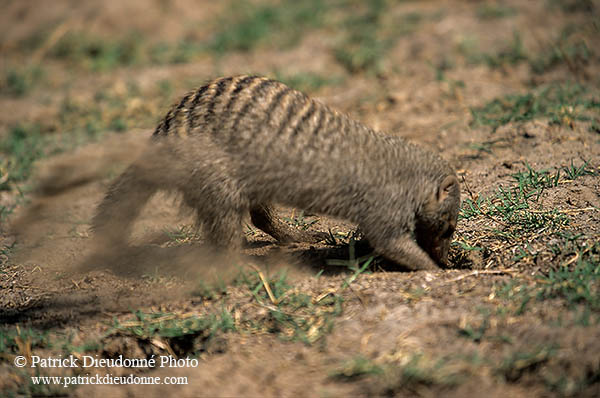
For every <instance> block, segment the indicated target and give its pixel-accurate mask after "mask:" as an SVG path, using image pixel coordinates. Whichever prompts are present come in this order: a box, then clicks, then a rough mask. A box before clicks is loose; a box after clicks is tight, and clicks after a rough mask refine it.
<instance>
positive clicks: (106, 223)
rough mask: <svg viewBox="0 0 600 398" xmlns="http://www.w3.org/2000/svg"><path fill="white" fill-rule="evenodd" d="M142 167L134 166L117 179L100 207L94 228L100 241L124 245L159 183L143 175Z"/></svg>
mask: <svg viewBox="0 0 600 398" xmlns="http://www.w3.org/2000/svg"><path fill="white" fill-rule="evenodd" d="M144 176H145V173H144V171H143V167H140V166H139V165H137V164H133V165H131V166H130V167H129V168H128V169H127V170H126V171H125V172H124V173H123V174H122V175H121V176H119V177H118V178H117V180H115V181H114V182H113V183H112V185H111V186H110V188H109V189H108V192H107V193H106V196H105V197H104V199H103V200H102V202H101V203H100V205H99V206H98V210H97V212H96V215H95V216H94V218H93V220H92V230H93V231H94V233H95V235H96V236H97V238H98V239H99V240H100V242H103V243H105V244H108V245H111V246H112V245H117V246H119V245H120V246H124V245H126V244H127V238H128V237H129V235H130V232H131V228H132V224H133V222H134V221H135V219H136V218H137V216H138V215H139V214H140V211H141V210H142V208H143V206H144V204H145V203H146V202H147V201H148V200H149V199H150V197H151V196H152V195H153V194H154V193H155V192H156V191H157V190H158V186H157V185H156V184H154V183H153V182H152V181H150V180H148V179H147V178H144Z"/></svg>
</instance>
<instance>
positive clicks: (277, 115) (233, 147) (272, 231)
mask: <svg viewBox="0 0 600 398" xmlns="http://www.w3.org/2000/svg"><path fill="white" fill-rule="evenodd" d="M152 141H153V142H151V143H150V145H149V147H150V149H149V150H147V151H146V152H145V153H144V154H143V155H142V156H141V157H140V158H139V159H138V160H136V161H135V162H134V163H133V164H132V165H131V166H129V168H128V169H127V170H126V171H125V172H124V173H123V174H122V175H121V176H120V177H118V178H117V179H116V181H115V182H114V183H113V184H112V185H111V186H110V188H109V189H108V192H107V194H106V196H105V198H104V200H103V201H102V202H101V203H100V205H99V207H98V210H97V213H96V215H95V217H94V219H93V229H94V230H95V231H96V233H97V234H99V235H100V236H104V237H108V238H107V239H109V241H111V242H118V241H120V242H122V241H124V240H126V238H127V236H128V235H129V233H130V230H131V225H132V223H133V221H134V220H135V218H136V217H137V216H138V214H139V212H140V210H141V208H142V206H143V205H144V204H145V203H146V202H147V201H148V199H149V198H150V197H151V196H152V194H154V193H155V192H156V191H157V190H175V191H180V192H181V193H182V194H183V200H184V202H185V204H187V205H189V206H191V207H192V208H193V209H194V210H195V214H196V218H197V222H198V224H199V225H202V226H203V231H204V236H205V239H206V240H207V241H208V242H209V243H212V244H213V245H215V246H217V247H227V248H236V247H239V246H241V243H242V242H243V233H242V228H241V226H242V222H243V219H244V217H245V216H246V215H247V214H248V213H249V214H250V219H251V221H252V223H253V224H254V225H255V226H256V227H258V228H260V229H261V230H263V231H264V232H266V233H267V234H269V235H271V236H272V237H273V238H275V239H276V240H278V241H282V242H285V241H290V240H311V239H312V236H310V235H309V234H306V233H302V232H300V231H299V230H296V229H294V228H292V227H290V226H288V225H287V224H285V223H283V222H282V221H279V220H278V219H277V218H276V217H275V215H274V213H273V210H272V205H274V204H278V205H285V206H290V207H295V208H299V209H303V210H305V211H309V212H312V213H318V214H324V215H330V216H333V217H338V218H343V219H346V220H349V221H351V222H354V223H356V224H358V226H359V228H360V230H361V232H362V233H363V234H364V236H365V237H366V238H367V240H368V242H369V243H370V245H371V246H373V248H375V250H376V251H377V252H378V253H379V254H381V255H383V256H384V257H387V258H388V259H390V260H392V261H394V262H396V263H399V264H400V265H402V266H404V267H406V268H408V269H411V270H421V269H437V268H438V267H437V265H436V263H437V264H440V265H443V264H445V263H446V262H447V257H448V247H449V243H450V240H451V238H452V235H453V233H454V230H455V228H456V222H457V215H458V207H459V202H460V191H459V185H458V180H457V178H456V174H455V172H454V171H453V169H452V168H451V166H450V165H449V164H448V163H447V162H446V161H444V160H443V159H442V158H441V157H440V156H438V155H437V154H435V153H433V152H431V151H429V150H426V149H424V148H422V147H420V146H418V145H416V144H413V143H410V142H408V141H406V140H404V139H402V138H400V137H397V136H391V135H385V134H383V133H379V132H375V131H373V130H372V129H370V128H368V127H366V126H364V125H363V124H361V123H359V122H356V121H354V120H352V119H350V118H349V117H347V116H345V115H343V114H341V113H338V112H337V111H335V110H333V109H331V108H329V107H328V106H326V105H324V104H322V103H321V102H319V101H316V100H313V99H310V98H309V97H307V96H306V95H304V94H303V93H301V92H298V91H296V90H293V89H291V88H289V87H287V86H286V85H284V84H283V83H281V82H278V81H276V80H272V79H268V78H264V77H257V76H235V77H224V78H220V79H216V80H213V81H211V82H210V83H208V84H206V85H204V86H202V87H200V88H199V89H197V90H195V91H192V92H189V93H187V94H186V95H185V96H184V97H183V98H182V99H181V101H180V102H179V103H178V104H175V105H174V106H173V107H172V108H171V109H170V110H169V112H168V113H167V115H166V117H165V118H164V119H163V120H162V121H161V122H160V124H159V125H158V127H157V128H156V130H155V131H154V134H153V136H152Z"/></svg>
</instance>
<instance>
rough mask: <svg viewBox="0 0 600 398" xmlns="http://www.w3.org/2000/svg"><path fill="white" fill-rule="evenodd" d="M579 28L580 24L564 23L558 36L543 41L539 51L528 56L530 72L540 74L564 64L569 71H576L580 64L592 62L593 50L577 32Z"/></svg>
mask: <svg viewBox="0 0 600 398" xmlns="http://www.w3.org/2000/svg"><path fill="white" fill-rule="evenodd" d="M580 30H581V27H580V26H576V25H571V24H569V25H566V26H565V27H563V28H562V29H561V31H560V34H559V35H558V37H556V38H554V39H552V40H551V41H549V42H547V43H543V48H542V49H541V51H539V53H537V54H535V55H532V56H531V57H529V64H530V66H531V70H532V72H533V73H535V74H542V73H546V72H548V71H550V70H552V69H554V68H555V67H557V66H559V65H565V64H566V65H567V66H568V67H569V69H571V72H573V73H577V72H578V70H579V69H580V68H581V66H583V65H587V64H588V63H590V62H592V60H593V58H594V55H595V54H594V51H593V50H592V49H591V48H590V47H588V45H587V42H586V40H584V39H583V38H582V37H581V35H580V34H578V33H579V31H580Z"/></svg>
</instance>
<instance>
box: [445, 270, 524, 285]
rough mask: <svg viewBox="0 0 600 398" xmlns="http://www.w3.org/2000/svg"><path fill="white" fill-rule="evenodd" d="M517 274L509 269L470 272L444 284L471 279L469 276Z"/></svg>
mask: <svg viewBox="0 0 600 398" xmlns="http://www.w3.org/2000/svg"><path fill="white" fill-rule="evenodd" d="M517 272H518V271H516V270H509V269H499V270H478V271H472V272H469V273H468V274H464V275H461V276H458V277H456V278H452V279H449V280H447V281H444V284H449V283H454V282H457V281H460V280H462V279H465V278H468V277H471V276H479V275H485V274H487V275H489V274H493V275H494V274H495V275H497V274H509V275H512V274H515V273H517Z"/></svg>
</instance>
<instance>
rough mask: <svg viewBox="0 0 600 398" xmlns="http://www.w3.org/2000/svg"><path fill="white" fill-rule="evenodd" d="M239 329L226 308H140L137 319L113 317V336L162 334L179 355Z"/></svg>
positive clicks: (144, 338)
mask: <svg viewBox="0 0 600 398" xmlns="http://www.w3.org/2000/svg"><path fill="white" fill-rule="evenodd" d="M235 330H236V325H235V321H234V318H233V315H232V314H231V313H230V312H229V311H227V310H226V309H223V310H222V311H221V312H219V313H216V314H209V315H205V316H197V315H186V314H175V313H163V312H153V313H144V312H142V311H136V312H135V313H134V319H130V320H117V319H115V320H113V324H112V327H111V329H110V330H109V331H108V332H107V333H106V334H105V338H106V337H109V336H114V335H119V336H131V337H134V338H136V339H138V340H141V341H150V340H152V339H155V338H160V339H162V341H164V342H166V343H167V344H168V345H169V347H171V349H172V350H173V351H174V352H175V353H176V354H177V355H180V356H181V355H187V354H198V353H200V352H201V351H204V350H205V349H206V347H207V344H208V343H209V342H210V341H211V339H213V338H214V337H216V336H218V335H221V334H223V333H228V332H231V331H235Z"/></svg>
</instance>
